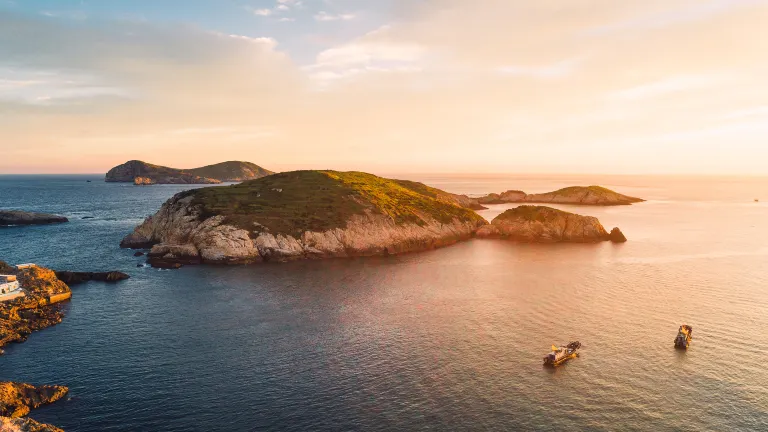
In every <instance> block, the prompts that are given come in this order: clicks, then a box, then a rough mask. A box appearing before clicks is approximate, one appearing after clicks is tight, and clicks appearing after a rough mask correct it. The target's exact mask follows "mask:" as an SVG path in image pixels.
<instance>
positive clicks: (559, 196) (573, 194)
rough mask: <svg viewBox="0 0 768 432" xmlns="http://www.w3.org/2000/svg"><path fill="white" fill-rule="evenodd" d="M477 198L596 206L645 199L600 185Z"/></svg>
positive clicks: (492, 201) (484, 201) (488, 201)
mask: <svg viewBox="0 0 768 432" xmlns="http://www.w3.org/2000/svg"><path fill="white" fill-rule="evenodd" d="M475 200H476V201H477V202H478V203H480V204H507V203H542V204H574V205H594V206H614V205H630V204H634V203H639V202H643V201H644V200H643V199H640V198H635V197H631V196H627V195H622V194H620V193H618V192H614V191H612V190H610V189H606V188H604V187H600V186H586V187H585V186H573V187H567V188H563V189H560V190H557V191H554V192H547V193H541V194H526V193H525V192H523V191H518V190H510V191H506V192H503V193H502V194H495V193H492V194H488V195H486V196H483V197H479V198H476V199H475Z"/></svg>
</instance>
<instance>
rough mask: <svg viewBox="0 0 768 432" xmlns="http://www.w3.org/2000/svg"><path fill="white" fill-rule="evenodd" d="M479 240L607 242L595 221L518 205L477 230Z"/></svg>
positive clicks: (605, 234)
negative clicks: (481, 238) (480, 238)
mask: <svg viewBox="0 0 768 432" xmlns="http://www.w3.org/2000/svg"><path fill="white" fill-rule="evenodd" d="M477 236H478V237H483V238H503V239H509V240H514V241H519V242H535V243H558V242H575V243H593V242H601V241H607V240H609V239H610V238H609V234H608V232H607V231H606V230H605V228H603V226H602V225H601V224H600V221H598V220H597V218H594V217H591V216H581V215H577V214H574V213H568V212H564V211H561V210H556V209H553V208H550V207H543V206H527V205H524V206H520V207H516V208H514V209H510V210H507V211H505V212H504V213H502V214H500V215H499V216H497V217H496V218H495V219H494V220H493V221H492V222H491V224H490V225H486V226H483V227H480V229H478V231H477Z"/></svg>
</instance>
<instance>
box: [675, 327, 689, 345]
mask: <svg viewBox="0 0 768 432" xmlns="http://www.w3.org/2000/svg"><path fill="white" fill-rule="evenodd" d="M692 338H693V327H691V326H689V325H688V324H683V325H681V326H680V329H679V330H678V331H677V336H675V348H679V349H688V345H690V344H691V339H692Z"/></svg>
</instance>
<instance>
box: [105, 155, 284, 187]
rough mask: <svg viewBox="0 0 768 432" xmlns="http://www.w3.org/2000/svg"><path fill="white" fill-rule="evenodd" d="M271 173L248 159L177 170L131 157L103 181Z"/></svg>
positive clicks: (198, 180)
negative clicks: (246, 160)
mask: <svg viewBox="0 0 768 432" xmlns="http://www.w3.org/2000/svg"><path fill="white" fill-rule="evenodd" d="M270 174H274V173H273V172H272V171H269V170H266V169H264V168H262V167H260V166H258V165H256V164H253V163H251V162H241V161H229V162H222V163H218V164H214V165H207V166H204V167H201V168H191V169H179V168H169V167H166V166H161V165H153V164H150V163H147V162H144V161H140V160H131V161H128V162H126V163H124V164H122V165H118V166H116V167H114V168H112V169H111V170H109V172H107V174H106V176H105V177H104V181H106V182H116V183H133V184H135V185H140V186H147V185H153V184H218V183H223V182H241V181H245V180H253V179H257V178H261V177H265V176H268V175H270Z"/></svg>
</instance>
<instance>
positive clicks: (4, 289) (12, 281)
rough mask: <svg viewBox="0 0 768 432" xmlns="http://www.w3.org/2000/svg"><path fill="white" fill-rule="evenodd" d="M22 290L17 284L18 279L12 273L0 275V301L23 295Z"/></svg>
mask: <svg viewBox="0 0 768 432" xmlns="http://www.w3.org/2000/svg"><path fill="white" fill-rule="evenodd" d="M24 295H25V294H24V291H22V290H21V287H20V286H19V281H18V280H16V276H14V275H0V302H5V301H9V300H13V299H15V298H19V297H24Z"/></svg>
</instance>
